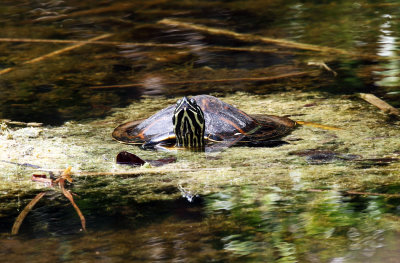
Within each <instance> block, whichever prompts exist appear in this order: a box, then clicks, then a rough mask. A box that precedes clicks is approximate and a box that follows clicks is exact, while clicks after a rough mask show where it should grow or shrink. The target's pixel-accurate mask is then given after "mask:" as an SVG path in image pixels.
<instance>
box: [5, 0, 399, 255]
mask: <svg viewBox="0 0 400 263" xmlns="http://www.w3.org/2000/svg"><path fill="white" fill-rule="evenodd" d="M399 7H400V4H399V3H398V1H385V2H382V1H372V0H370V1H367V0H361V1H346V0H343V1H298V0H290V1H283V0H271V1H261V0H252V1H204V0H202V1H163V0H153V1H108V0H103V1H55V0H53V1H47V0H46V1H40V0H36V1H23V0H20V1H2V3H0V10H1V14H2V15H1V16H0V26H1V28H2V30H1V31H0V119H11V120H13V121H24V122H43V123H44V124H46V125H53V126H59V127H60V128H55V129H56V130H55V131H54V130H51V128H50V127H49V128H45V130H44V131H43V133H44V135H43V137H40V136H42V135H34V136H32V137H33V138H32V139H31V141H30V140H29V139H19V140H20V141H18V138H22V137H23V135H19V136H20V137H18V136H17V135H18V134H17V132H18V128H14V129H15V131H13V132H15V133H14V136H15V138H16V139H15V140H16V141H15V142H13V143H14V144H13V143H11V142H9V141H10V140H8V142H9V144H7V145H6V144H4V145H1V146H0V147H3V148H1V150H2V151H3V150H4V149H6V151H5V152H2V153H1V155H0V156H1V158H3V159H5V158H9V159H7V160H11V161H14V162H20V163H24V162H27V163H34V164H38V163H39V164H41V165H44V166H46V167H48V166H51V167H50V168H54V169H55V168H60V167H64V166H66V165H70V164H71V163H72V164H73V165H74V168H75V169H77V170H81V171H103V170H106V169H107V167H112V169H116V170H118V169H122V168H119V167H117V168H115V164H114V161H113V158H114V157H115V155H116V153H117V152H118V150H119V149H120V147H121V148H122V147H126V148H124V149H126V150H129V151H136V153H137V154H140V155H141V156H144V157H146V158H153V159H157V158H160V155H161V156H164V155H166V154H165V153H152V152H150V153H149V152H142V151H140V150H138V149H136V148H135V149H133V148H131V147H127V146H119V145H117V144H116V143H115V142H112V141H111V138H110V136H109V134H110V132H111V130H112V128H113V127H115V126H116V125H117V124H118V123H120V122H122V121H124V120H127V119H131V118H135V117H138V118H139V117H145V116H147V115H148V114H147V113H153V112H154V111H155V110H156V109H158V108H157V107H161V106H163V105H164V104H167V102H165V101H166V100H168V103H173V101H175V100H176V99H177V98H178V97H181V96H182V95H194V94H203V93H206V94H209V93H213V94H218V95H219V96H222V97H223V96H226V98H225V99H226V100H228V102H230V103H234V104H238V105H239V106H240V108H241V109H244V110H245V111H246V112H251V113H260V112H262V111H263V110H265V109H266V108H267V110H268V111H272V112H271V113H272V114H280V115H289V116H291V117H292V118H295V119H300V120H305V121H317V122H322V123H325V124H332V125H338V126H341V125H343V126H345V127H346V128H345V131H344V132H343V133H327V132H325V131H321V130H316V131H315V130H313V132H310V130H308V131H307V130H305V131H304V130H297V131H295V132H294V134H293V135H291V137H289V138H288V139H289V140H288V141H289V142H290V145H287V146H283V147H277V148H274V149H273V150H272V151H270V150H269V149H247V148H244V149H240V148H239V149H238V148H235V149H230V150H228V151H227V152H223V153H221V154H220V155H216V156H206V157H204V156H202V155H199V154H198V155H195V157H193V156H191V157H187V156H178V162H177V164H173V165H175V166H172V168H173V169H178V170H179V169H187V168H192V167H194V168H195V169H196V168H198V169H199V170H198V171H194V172H193V171H192V172H188V173H186V172H174V171H173V169H170V170H169V172H167V173H166V174H164V172H162V171H161V172H160V175H157V176H152V175H150V174H147V173H146V171H145V172H143V174H142V175H140V176H136V177H134V178H131V177H128V178H124V177H111V178H106V179H104V178H102V179H93V178H90V177H87V178H86V177H78V178H77V181H76V182H75V184H74V185H73V186H70V187H69V189H71V191H72V192H73V193H76V194H77V197H76V202H77V204H78V205H79V207H80V208H81V210H82V212H83V214H84V215H85V217H86V220H87V226H88V233H86V234H84V233H82V231H80V228H81V226H80V222H79V218H78V216H77V215H76V214H75V211H74V210H73V208H72V207H71V206H70V204H69V203H68V201H67V200H66V199H65V198H64V197H63V196H62V195H61V194H60V193H59V192H57V191H55V192H54V191H52V192H51V194H49V195H46V197H45V198H44V199H43V200H41V201H40V202H39V203H38V204H37V206H36V207H35V209H34V210H33V211H31V213H30V214H29V215H28V217H27V218H26V220H25V221H24V223H23V224H22V227H21V230H20V235H18V236H15V237H12V236H10V235H9V232H10V229H11V226H12V224H13V222H14V220H15V218H16V217H17V216H18V214H19V213H20V212H21V210H22V209H23V207H24V206H25V205H26V204H27V203H28V202H29V200H31V199H32V198H33V197H34V196H35V195H36V194H37V193H38V191H39V190H38V189H36V188H37V187H36V186H32V184H31V183H30V178H28V176H30V175H31V173H32V171H31V170H29V169H28V168H21V167H15V166H13V165H10V164H5V163H0V167H1V170H2V172H0V179H1V181H0V184H1V186H0V190H1V191H0V200H1V202H0V255H1V256H0V261H4V262H11V261H15V262H26V261H30V262H58V261H60V262H76V261H82V262H92V261H93V262H94V261H95V262H99V261H100V262H136V261H138V262H139V261H140V262H143V261H148V262H175V261H183V262H208V261H216V262H267V261H268V262H275V261H276V262H361V261H365V262H383V261H388V262H396V260H397V259H398V258H399V256H400V255H399V250H398V247H399V243H400V235H399V224H398V222H399V216H400V208H399V207H400V206H399V197H398V196H395V195H394V196H391V194H397V193H398V190H399V185H400V183H399V179H398V177H399V174H398V162H395V161H394V162H393V163H392V162H386V163H385V162H383V163H382V162H379V163H377V161H373V160H372V159H374V158H375V159H377V158H384V157H393V158H397V157H398V155H399V152H398V147H397V146H396V145H398V140H396V139H394V138H393V137H394V135H396V134H398V124H397V123H398V122H396V119H394V120H393V119H388V118H386V116H384V115H379V114H380V113H376V111H377V110H376V109H374V108H373V107H371V108H367V106H360V105H362V103H361V102H360V101H358V100H356V99H355V100H353V101H352V98H353V97H352V96H353V95H354V94H356V93H358V92H368V93H374V94H375V95H377V96H379V97H381V98H383V99H384V100H385V101H387V102H388V103H390V104H391V105H393V106H395V107H400V89H399V86H400V85H399V84H400V82H399V71H400V69H399V60H398V49H399V16H400V12H399V10H400V9H399ZM165 19H168V20H165ZM171 21H172V22H174V21H175V22H176V21H178V22H181V23H182V24H181V25H178V26H176V25H172V24H173V23H172V22H171ZM193 25H196V26H202V27H206V29H204V28H203V29H200V28H190V26H193ZM215 29H225V30H229V32H220V31H219V32H218V31H215ZM207 30H208V32H206V31H207ZM210 30H214V31H212V32H210ZM232 32H237V33H241V34H245V36H244V37H243V35H242V36H240V37H237V36H234V35H233V34H232ZM108 34H109V35H108ZM246 34H247V35H246ZM252 36H253V37H252ZM254 36H264V37H268V38H274V39H280V40H283V39H284V40H288V41H291V42H290V43H291V44H290V45H292V47H287V43H286V44H283V43H284V42H282V41H280V42H279V43H277V44H273V43H270V42H269V43H266V41H263V40H260V39H259V38H254ZM93 38H99V39H98V40H96V41H97V42H94V43H86V42H82V41H86V40H90V39H93ZM34 40H36V42H35V41H34ZM37 40H41V42H37ZM62 41H69V42H62ZM293 42H295V43H296V44H301V43H303V44H311V45H314V47H317V49H320V50H318V51H316V50H314V51H312V50H309V49H310V48H304V47H301V48H300V46H299V45H296V47H293ZM68 47H69V50H64V49H65V48H68ZM324 47H330V48H332V49H334V50H330V51H329V52H321V50H322V49H323V48H324ZM54 52H56V53H54ZM323 63H325V64H326V65H327V66H328V67H329V68H330V69H331V70H332V71H329V70H327V69H323V67H320V66H318V65H323ZM298 72H304V74H303V75H300V76H292V77H282V78H277V79H274V80H265V79H264V80H258V81H257V80H255V79H254V78H262V77H274V76H275V77H276V76H282V75H284V74H291V73H298ZM336 74H337V75H336ZM126 84H129V85H130V86H129V87H123V85H126ZM102 86H116V87H111V88H103V89H99V87H102ZM121 86H122V87H121ZM236 92H246V93H236ZM332 98H333V100H331V99H332ZM348 98H350V102H348V101H345V100H346V99H348ZM271 101H272V102H271ZM341 101H343V102H341ZM128 105H130V106H129V107H130V108H127V109H126V110H127V111H128V110H129V113H125V114H124V113H121V112H123V111H124V110H122V111H121V112H119V113H117V114H115V112H116V110H115V107H121V108H124V107H127V106H128ZM262 105H267V106H262ZM305 105H307V106H305ZM329 108H330V109H329ZM113 114H114V115H113ZM129 114H131V115H130V117H129V116H128V115H129ZM336 114H338V115H340V116H335V115H336ZM110 116H111V117H110ZM346 116H349V117H346ZM302 118H304V119H302ZM307 118H308V119H307ZM65 122H67V124H66V125H63V124H64V123H65ZM330 122H332V123H330ZM75 126H79V127H78V128H77V129H78V130H74V127H75ZM57 129H58V130H57ZM20 133H21V134H23V133H22V132H20ZM0 135H2V134H1V132H0ZM79 136H80V137H79ZM36 137H38V138H36ZM85 137H89V138H90V139H89V138H88V139H87V141H86V139H85ZM91 140H92V141H91ZM2 142H5V141H2ZM99 142H101V143H99ZM39 144H40V145H39ZM398 146H399V147H400V145H398ZM396 147H397V150H396ZM10 149H12V151H11V150H10ZM14 149H15V150H14ZM308 149H321V150H329V151H335V152H337V153H338V155H335V156H347V155H346V154H348V155H359V156H362V158H364V159H365V160H364V161H361V162H358V163H354V162H352V161H347V160H343V158H342V159H340V158H336V159H334V160H331V161H330V162H326V163H307V160H308V159H307V157H304V156H301V155H299V154H296V150H308ZM121 150H122V149H121ZM7 151H10V152H7ZM46 151H47V153H46ZM167 155H168V154H167ZM49 156H50V157H49ZM92 159H93V160H92ZM368 160H369V161H368ZM371 160H372V161H371ZM99 167H101V168H99ZM208 168H210V169H216V170H215V171H214V170H211V171H208V170H202V169H208ZM225 168H227V170H226V169H225ZM124 169H127V170H128V171H129V169H128V168H124ZM167 169H169V168H167ZM171 170H172V172H171ZM181 185H183V188H182V187H180V186H181ZM182 189H188V190H187V191H186V190H182ZM315 189H317V190H321V189H322V190H323V191H314V190H315ZM324 189H325V190H324ZM353 189H356V190H358V191H359V192H374V193H380V194H382V195H365V194H362V193H354V192H353V193H351V192H349V191H348V190H353ZM41 190H42V189H41ZM182 196H183V197H182Z"/></svg>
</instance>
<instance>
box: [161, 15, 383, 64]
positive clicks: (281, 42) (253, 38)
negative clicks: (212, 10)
mask: <svg viewBox="0 0 400 263" xmlns="http://www.w3.org/2000/svg"><path fill="white" fill-rule="evenodd" d="M158 23H159V24H163V25H167V26H174V27H181V28H184V29H190V30H196V31H201V32H206V33H208V34H213V35H224V36H230V37H233V38H236V39H238V40H241V41H246V42H263V43H267V44H275V45H278V46H281V47H286V48H294V49H301V50H310V51H317V52H321V53H331V54H332V53H334V54H340V55H347V56H355V57H360V58H364V59H382V58H381V57H379V56H375V55H364V54H358V53H355V52H351V51H347V50H343V49H339V48H332V47H325V46H318V45H312V44H304V43H298V42H294V41H290V40H286V39H278V38H270V37H263V36H258V35H253V34H245V33H237V32H234V31H231V30H227V29H220V28H213V27H207V26H203V25H196V24H192V23H187V22H183V21H178V20H175V19H162V20H160V21H158Z"/></svg>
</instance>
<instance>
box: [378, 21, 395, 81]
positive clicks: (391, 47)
mask: <svg viewBox="0 0 400 263" xmlns="http://www.w3.org/2000/svg"><path fill="white" fill-rule="evenodd" d="M382 17H383V18H384V19H385V20H387V21H386V22H384V23H383V24H382V25H381V29H380V32H381V34H380V35H379V40H378V43H379V49H378V55H379V56H382V57H396V56H397V50H398V47H397V42H398V37H397V36H396V32H394V31H393V18H392V16H391V15H389V14H386V15H383V16H382ZM399 66H400V61H399V60H398V59H397V58H393V59H391V60H389V61H388V62H387V63H385V64H384V65H383V69H384V70H383V71H380V72H379V73H378V74H379V75H381V79H380V80H379V81H377V82H376V84H377V85H378V86H382V87H398V86H399V84H400V83H399V80H400V78H399V73H400V68H399Z"/></svg>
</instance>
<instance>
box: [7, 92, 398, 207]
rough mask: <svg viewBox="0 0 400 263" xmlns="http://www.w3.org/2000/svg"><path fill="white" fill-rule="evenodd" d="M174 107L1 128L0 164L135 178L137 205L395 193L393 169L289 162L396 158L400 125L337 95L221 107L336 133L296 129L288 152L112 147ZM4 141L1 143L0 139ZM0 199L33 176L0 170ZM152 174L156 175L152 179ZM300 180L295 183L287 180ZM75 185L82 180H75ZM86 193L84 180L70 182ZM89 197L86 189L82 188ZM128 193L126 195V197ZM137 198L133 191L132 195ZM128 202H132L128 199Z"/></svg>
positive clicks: (148, 103) (238, 98)
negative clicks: (305, 192) (301, 188)
mask: <svg viewBox="0 0 400 263" xmlns="http://www.w3.org/2000/svg"><path fill="white" fill-rule="evenodd" d="M175 100H176V99H165V98H150V97H149V98H145V99H143V100H141V101H140V102H139V103H134V104H131V105H130V106H129V107H127V108H124V109H115V110H114V112H113V114H112V115H110V116H109V117H107V118H104V119H97V120H91V121H85V122H68V123H65V124H64V125H62V126H60V127H39V128H33V127H31V128H17V127H9V129H8V130H9V131H10V132H9V133H10V134H11V135H12V138H8V137H7V136H6V135H5V134H3V135H2V136H1V145H0V147H1V155H0V157H1V158H0V159H1V160H3V161H8V162H15V163H19V164H22V163H28V164H32V165H37V166H40V167H42V168H43V169H48V170H52V169H53V170H62V169H65V168H66V167H68V166H72V169H73V172H75V173H77V174H79V173H82V174H84V173H88V172H103V173H111V174H112V173H115V174H118V173H127V172H128V173H129V172H130V171H131V172H132V174H135V178H133V179H131V182H130V184H129V185H130V186H129V187H130V188H138V189H142V191H139V193H140V194H137V195H136V196H135V200H142V201H146V200H152V199H159V198H161V199H168V198H174V197H176V196H177V195H179V191H176V192H175V194H174V195H172V196H170V195H169V193H167V194H165V195H164V194H162V191H161V193H158V194H155V193H154V190H156V189H159V188H165V187H168V186H172V187H177V186H178V185H181V186H183V187H184V188H185V189H187V190H188V191H190V192H193V193H198V194H201V195H204V194H209V193H213V192H218V191H220V190H221V189H222V188H224V187H226V186H241V185H247V184H255V185H260V187H264V186H265V187H266V186H273V185H277V186H279V187H282V188H288V187H289V188H290V187H293V185H295V184H298V183H299V182H301V183H303V184H305V185H307V187H309V188H321V187H323V188H334V189H339V190H358V191H374V189H376V188H379V186H386V185H391V184H400V177H399V173H398V168H399V162H393V163H389V164H388V165H386V166H378V165H374V164H372V165H370V166H368V167H362V165H360V164H359V163H357V162H352V161H346V160H336V161H333V162H332V163H327V164H321V165H312V164H310V163H308V162H307V161H306V158H305V157H303V156H297V155H295V154H292V153H294V152H296V151H301V150H309V149H322V150H330V151H334V152H337V153H341V154H353V155H359V156H361V158H362V159H371V158H383V157H396V156H398V155H399V153H398V149H399V146H400V138H399V137H398V136H396V135H397V134H399V130H400V129H399V122H398V121H394V122H388V121H387V117H386V116H385V115H384V114H383V113H381V112H380V111H379V110H378V109H375V108H374V107H373V106H371V105H369V104H367V103H365V102H364V101H362V100H359V99H357V98H352V97H345V96H332V95H330V94H325V93H320V92H311V93H304V94H303V93H300V92H294V93H285V94H278V93H277V94H271V95H268V96H267V95H249V94H245V93H237V94H233V95H230V96H227V97H225V98H223V100H224V101H226V102H228V103H231V104H233V105H235V106H237V107H238V108H240V109H242V110H244V111H245V112H247V113H250V114H255V113H258V114H259V113H268V114H275V115H280V116H282V115H286V116H289V117H291V118H292V119H294V120H297V121H306V122H315V123H320V124H324V125H330V126H334V127H339V128H341V130H335V131H332V130H324V129H319V128H313V127H308V126H299V127H298V128H297V129H295V130H294V131H293V132H292V133H291V134H290V135H288V136H286V138H284V140H286V141H287V142H289V144H286V145H283V146H280V147H275V148H251V147H232V148H229V149H226V150H225V151H222V152H218V153H191V152H185V151H179V152H171V153H169V152H151V151H143V150H141V149H140V148H139V147H135V146H130V145H123V144H120V143H118V142H116V141H114V140H113V139H112V138H111V135H110V134H111V132H112V130H113V128H114V127H115V126H117V125H118V124H120V123H122V122H125V121H129V120H136V119H142V118H145V117H147V116H149V115H151V114H152V113H154V112H156V111H157V110H159V109H162V108H163V107H165V106H167V105H169V104H171V103H174V102H175ZM8 136H9V135H8ZM120 151H129V152H132V153H134V154H137V155H138V156H140V157H141V158H143V159H159V158H162V157H166V156H170V155H176V156H177V158H178V161H177V162H176V163H173V164H167V165H165V166H163V167H160V168H152V167H148V166H146V167H140V168H132V167H129V166H124V165H117V164H116V163H115V156H116V154H117V153H118V152H120ZM0 165H1V167H2V169H1V176H0V178H1V184H0V191H2V192H3V193H7V192H8V191H28V190H37V189H38V188H40V186H38V184H37V183H32V182H30V176H31V174H32V173H37V172H38V169H35V168H32V167H26V166H18V165H15V164H10V163H3V162H2V163H0ZM157 173H159V174H157ZM293 173H294V174H296V176H297V177H298V179H296V180H297V181H296V180H294V179H293V176H292V174H293ZM81 177H82V178H81ZM75 178H76V179H79V180H78V181H79V183H80V182H82V183H83V184H85V180H84V178H86V176H85V175H82V176H79V175H75ZM96 180H100V181H102V180H105V181H107V187H106V188H104V189H102V190H101V191H105V192H107V193H112V192H113V191H118V189H119V188H121V185H124V187H127V186H126V185H125V184H124V183H121V182H122V180H125V179H124V178H121V176H104V175H103V176H101V175H99V176H97V177H96ZM85 188H87V189H90V185H86V184H85ZM132 190H133V189H132ZM133 192H135V191H132V193H133ZM132 193H130V194H131V195H132Z"/></svg>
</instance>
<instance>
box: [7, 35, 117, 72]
mask: <svg viewBox="0 0 400 263" xmlns="http://www.w3.org/2000/svg"><path fill="white" fill-rule="evenodd" d="M111 35H112V34H103V35H100V36H97V37H93V38H91V39H88V40H86V41H83V42H81V43H78V44H75V45H71V46H68V47H65V48H62V49H59V50H56V51H53V52H50V53H47V54H45V55H43V56H40V57H37V58H34V59H31V60H28V61H25V62H24V63H22V65H27V64H33V63H37V62H40V61H42V60H44V59H46V58H50V57H54V56H56V55H60V54H62V53H65V52H67V51H71V50H73V49H76V48H79V47H81V46H84V45H86V44H89V43H91V42H94V41H96V40H99V39H103V38H107V37H110V36H111ZM14 69H15V68H14V67H12V68H6V69H3V70H1V71H0V75H2V74H5V73H8V72H10V71H12V70H14Z"/></svg>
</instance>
